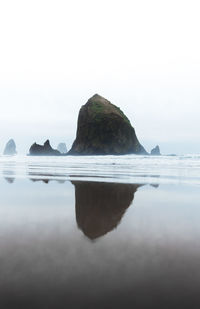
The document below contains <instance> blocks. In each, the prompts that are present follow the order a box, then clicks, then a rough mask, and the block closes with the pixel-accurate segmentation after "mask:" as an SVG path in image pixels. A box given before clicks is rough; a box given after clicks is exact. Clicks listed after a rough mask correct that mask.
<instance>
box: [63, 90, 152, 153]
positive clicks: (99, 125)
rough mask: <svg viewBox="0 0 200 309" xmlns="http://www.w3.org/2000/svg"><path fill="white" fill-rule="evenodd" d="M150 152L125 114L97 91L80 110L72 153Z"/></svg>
mask: <svg viewBox="0 0 200 309" xmlns="http://www.w3.org/2000/svg"><path fill="white" fill-rule="evenodd" d="M129 153H134V154H147V152H146V150H145V149H144V148H143V146H142V145H141V144H140V143H139V141H138V139H137V137H136V134H135V130H134V128H133V127H132V126H131V124H130V121H129V120H128V118H127V117H126V116H125V115H124V113H123V112H122V111H121V110H120V109H119V108H118V107H117V106H115V105H113V104H111V103H110V102H109V101H108V100H106V99H104V98H103V97H101V96H99V95H98V94H95V95H94V96H93V97H92V98H90V99H89V100H88V102H87V103H86V104H85V105H83V106H82V107H81V109H80V112H79V116H78V127H77V133H76V139H75V141H74V143H73V145H72V148H71V150H70V151H69V152H68V154H72V155H108V154H113V155H122V154H129Z"/></svg>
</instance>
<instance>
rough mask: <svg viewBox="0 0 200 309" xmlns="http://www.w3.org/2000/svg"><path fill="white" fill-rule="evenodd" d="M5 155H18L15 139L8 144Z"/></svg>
mask: <svg viewBox="0 0 200 309" xmlns="http://www.w3.org/2000/svg"><path fill="white" fill-rule="evenodd" d="M3 154H4V155H9V156H13V155H15V154H17V151H16V144H15V141H14V140H13V139H10V140H9V141H8V142H7V144H6V146H5V149H4V152H3Z"/></svg>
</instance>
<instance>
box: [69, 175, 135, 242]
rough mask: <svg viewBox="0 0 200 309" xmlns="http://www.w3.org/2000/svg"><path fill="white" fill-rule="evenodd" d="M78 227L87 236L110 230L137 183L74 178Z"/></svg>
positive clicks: (124, 207) (115, 225)
mask: <svg viewBox="0 0 200 309" xmlns="http://www.w3.org/2000/svg"><path fill="white" fill-rule="evenodd" d="M72 184H73V185H74V186H75V197H76V221H77V224H78V227H79V228H80V229H81V230H82V231H83V233H84V234H85V235H86V236H87V237H88V238H90V239H92V240H93V239H96V238H98V237H100V236H103V235H105V234H106V233H108V232H110V231H112V230H113V229H114V228H116V227H117V225H118V224H119V223H120V221H121V219H122V217H123V215H124V213H125V211H126V209H127V208H128V207H129V206H130V204H131V202H132V201H133V199H134V194H135V192H136V191H137V188H138V187H140V186H141V185H137V184H134V185H133V184H120V183H101V182H81V181H73V182H72Z"/></svg>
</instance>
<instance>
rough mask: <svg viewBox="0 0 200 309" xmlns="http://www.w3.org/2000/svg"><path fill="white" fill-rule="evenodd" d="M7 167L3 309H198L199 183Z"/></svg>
mask: <svg viewBox="0 0 200 309" xmlns="http://www.w3.org/2000/svg"><path fill="white" fill-rule="evenodd" d="M4 163H5V162H4ZM6 164H7V165H6ZM6 164H4V168H2V174H1V178H0V188H1V206H0V261H1V264H0V265H1V274H0V308H199V305H200V295H199V283H200V259H199V256H200V245H199V243H200V208H199V198H200V191H199V188H200V187H199V184H198V183H196V182H195V183H193V182H192V184H189V181H188V183H182V182H181V183H180V182H179V181H176V182H175V183H174V181H173V182H170V181H168V182H166V181H164V182H163V181H162V176H160V177H157V178H155V177H152V178H151V179H150V178H149V177H148V179H147V178H146V179H147V180H150V181H149V182H146V183H145V182H144V178H142V181H141V182H138V183H136V182H135V181H134V180H133V178H131V180H132V181H129V183H125V182H124V178H123V177H122V178H120V177H118V181H117V183H116V182H113V181H111V180H113V178H114V176H115V175H114V173H113V174H112V179H111V178H108V179H107V178H106V177H104V178H103V177H101V178H100V177H98V175H96V177H94V175H93V177H92V178H93V181H89V180H91V179H90V177H89V176H90V175H88V179H85V178H86V176H85V175H84V177H78V176H77V177H74V176H73V177H72V176H71V177H72V179H71V180H70V179H65V178H64V177H61V176H60V177H59V176H58V174H59V172H58V170H56V168H55V167H54V172H55V175H54V173H53V170H48V171H46V170H45V168H44V167H43V166H42V165H40V170H39V172H38V167H37V168H36V167H35V166H32V169H31V171H30V168H29V169H27V168H26V173H22V169H21V168H19V166H18V162H15V164H14V163H13V165H10V163H9V164H8V162H7V163H6ZM5 165H6V166H5ZM8 165H9V168H8ZM23 166H24V165H23ZM120 168H121V167H120ZM33 170H34V171H35V173H33ZM63 170H65V166H63ZM19 171H20V172H19ZM41 171H43V173H41ZM70 172H71V171H70ZM86 172H87V173H89V169H88V170H87V171H85V174H86ZM154 172H155V170H153V169H152V174H153V173H154ZM47 174H48V175H47ZM117 174H119V173H117ZM184 174H185V172H184ZM59 175H60V174H59ZM83 178H84V179H83ZM116 178H117V177H116ZM160 179H161V180H160ZM129 180H130V178H129ZM155 180H156V181H155ZM120 181H121V182H120Z"/></svg>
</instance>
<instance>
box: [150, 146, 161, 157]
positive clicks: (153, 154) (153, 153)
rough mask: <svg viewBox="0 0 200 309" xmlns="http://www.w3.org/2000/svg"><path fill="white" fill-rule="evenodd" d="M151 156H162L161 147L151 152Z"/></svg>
mask: <svg viewBox="0 0 200 309" xmlns="http://www.w3.org/2000/svg"><path fill="white" fill-rule="evenodd" d="M151 155H152V156H160V155H161V153H160V147H159V146H158V145H157V146H156V147H155V148H153V149H152V150H151Z"/></svg>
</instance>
